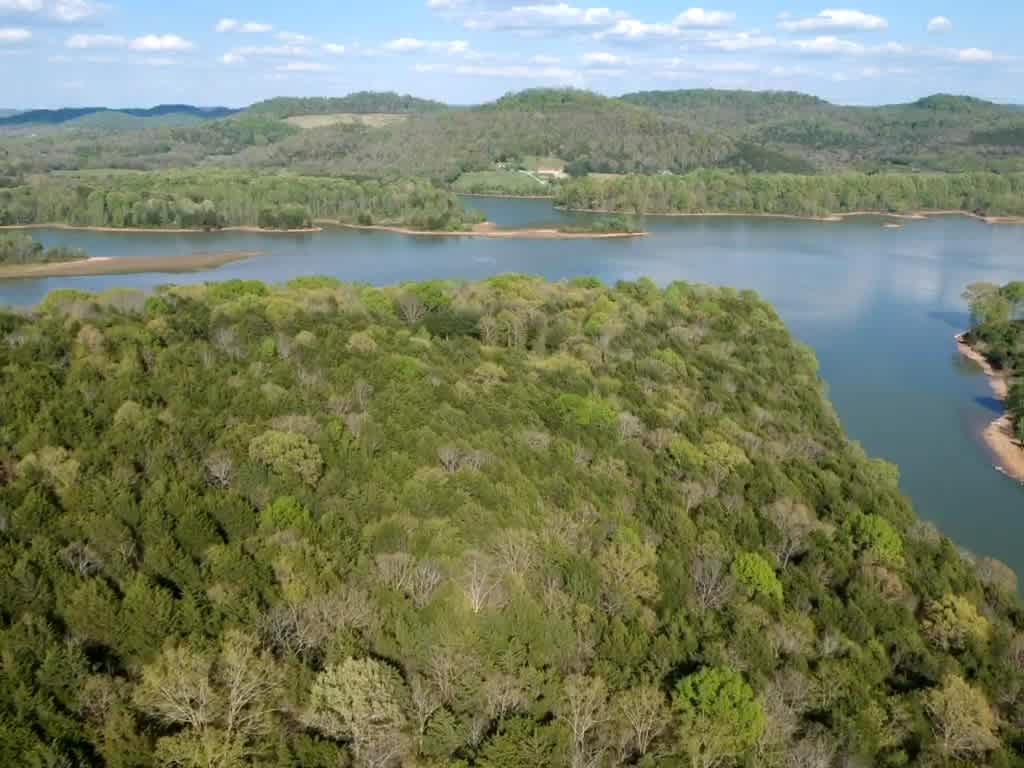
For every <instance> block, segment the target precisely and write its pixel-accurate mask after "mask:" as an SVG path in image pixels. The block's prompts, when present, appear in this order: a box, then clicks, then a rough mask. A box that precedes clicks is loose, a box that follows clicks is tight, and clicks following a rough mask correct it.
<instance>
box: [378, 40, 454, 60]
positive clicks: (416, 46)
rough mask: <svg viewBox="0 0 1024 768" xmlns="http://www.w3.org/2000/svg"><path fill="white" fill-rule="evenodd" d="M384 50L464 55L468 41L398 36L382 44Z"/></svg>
mask: <svg viewBox="0 0 1024 768" xmlns="http://www.w3.org/2000/svg"><path fill="white" fill-rule="evenodd" d="M384 50H386V51H390V52H392V53H417V52H420V51H428V52H430V53H446V54H448V55H449V56H460V55H465V54H466V53H468V52H469V43H467V42H466V41H465V40H448V41H437V40H419V39H417V38H415V37H400V38H398V39H397V40H391V41H389V42H387V43H385V44H384Z"/></svg>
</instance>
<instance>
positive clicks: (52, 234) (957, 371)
mask: <svg viewBox="0 0 1024 768" xmlns="http://www.w3.org/2000/svg"><path fill="white" fill-rule="evenodd" d="M471 204H472V205H473V206H474V207H478V208H480V209H481V210H483V211H484V212H485V213H486V214H487V216H488V218H489V219H491V220H492V221H495V222H496V223H497V224H499V225H500V226H530V225H543V224H550V223H551V222H553V221H555V220H558V219H564V218H566V215H565V214H559V213H557V212H554V211H553V210H552V209H551V206H550V204H549V203H548V202H545V201H519V200H484V199H480V198H473V199H472V201H471ZM645 226H646V228H647V229H649V230H650V232H651V236H650V237H648V238H643V239H634V240H597V241H578V240H573V241H513V240H483V239H443V238H410V237H404V236H401V235H392V234H387V233H366V232H353V231H347V230H329V231H326V232H324V233H321V234H316V235H265V234H264V235H261V234H247V233H224V234H215V235H202V234H173V235H172V234H157V235H134V234H132V235H129V234H108V233H92V232H66V231H46V230H44V231H39V232H37V233H35V234H36V236H37V237H38V239H39V240H40V241H42V242H43V243H44V244H45V245H46V246H55V245H66V246H74V247H79V248H84V249H85V250H87V251H88V252H89V253H90V254H91V255H93V256H110V257H114V258H117V257H125V256H147V255H149V256H165V255H173V254H182V255H184V254H190V253H193V252H195V251H210V250H259V251H265V252H267V254H268V255H267V256H264V257H261V258H256V259H252V260H250V261H247V262H242V263H238V264H232V265H228V266H226V267H223V268H221V269H218V270H216V271H214V272H207V273H203V274H186V275H157V274H142V275H125V276H113V275H111V276H96V277H83V278H58V279H42V280H26V281H18V282H6V283H3V282H0V303H8V304H19V305H26V304H35V303H37V302H39V301H40V300H41V299H42V298H43V297H45V295H46V294H47V293H48V292H49V291H51V290H53V289H54V288H66V287H74V288H79V289H81V290H89V291H99V290H106V289H108V288H112V287H115V286H123V287H136V288H142V289H151V288H153V287H155V286H157V285H160V284H162V283H167V282H179V283H183V282H201V281H206V280H222V279H228V278H234V277H241V278H252V279H260V280H265V281H268V282H281V281H285V280H289V279H291V278H293V277H297V276H300V275H310V274H324V275H333V276H336V277H338V278H340V279H343V280H346V281H361V282H367V283H373V284H378V285H386V284H393V283H397V282H401V281H404V280H422V279H429V278H459V279H467V280H476V279H481V278H485V277H488V276H491V275H495V274H499V273H502V272H524V273H529V274H537V275H543V276H544V277H547V278H549V279H551V280H560V279H565V278H572V277H578V276H584V275H594V276H596V277H598V278H601V279H602V280H604V281H606V282H609V283H613V282H615V281H616V280H623V279H625V280H631V279H635V278H638V277H642V276H648V277H651V278H653V279H654V280H655V281H656V282H658V283H659V284H665V283H668V282H670V281H672V280H678V279H681V280H690V281H696V282H706V283H712V284H717V285H729V286H734V287H737V288H752V289H754V290H756V291H758V292H759V293H760V294H761V295H763V296H764V297H765V298H766V299H768V300H769V301H771V302H772V303H773V304H774V305H775V307H776V308H777V309H778V311H779V313H780V314H781V315H782V317H783V318H784V319H785V321H786V322H787V323H788V325H789V327H790V329H791V330H792V331H793V333H794V334H795V335H796V336H797V337H798V338H799V339H800V340H801V341H803V342H804V343H806V344H808V345H810V346H811V347H812V348H813V349H814V351H815V352H816V353H817V356H818V359H819V360H820V361H821V369H822V376H823V377H824V379H825V381H826V383H827V384H828V387H829V394H830V396H831V398H832V401H833V403H834V404H835V406H836V409H837V411H838V412H839V415H840V417H841V418H842V420H843V422H844V425H845V426H846V429H847V431H848V432H849V434H850V435H851V436H852V437H853V438H854V439H856V440H859V441H861V442H862V443H863V444H864V446H865V448H866V450H867V451H868V453H870V454H871V455H873V456H880V457H883V458H885V459H888V460H890V461H892V462H895V463H896V464H898V465H899V467H900V469H901V472H902V482H903V487H904V489H905V490H906V491H907V493H909V494H910V496H911V497H912V498H913V500H914V503H915V506H916V508H917V511H918V513H919V514H920V515H921V516H922V517H924V518H926V519H929V520H933V521H934V522H936V523H937V524H938V525H939V526H940V527H941V528H942V529H943V531H944V532H946V533H947V534H948V535H950V536H951V537H952V538H953V539H954V540H955V541H956V542H958V543H959V544H960V545H962V546H964V547H967V548H969V549H971V550H973V551H975V552H978V553H981V554H986V555H991V556H993V557H998V558H1000V559H1001V560H1004V561H1006V562H1007V563H1009V564H1010V565H1012V566H1013V567H1014V568H1015V569H1016V570H1017V571H1018V572H1019V573H1022V574H1024V546H1022V545H1024V489H1022V488H1021V487H1020V486H1018V485H1017V484H1015V483H1014V482H1012V481H1011V480H1009V479H1007V478H1005V477H1003V476H1002V475H1000V474H998V473H997V472H995V471H994V470H993V469H992V466H991V459H990V457H989V456H988V454H987V452H986V451H985V449H984V447H983V446H982V445H981V444H980V443H979V442H978V440H977V432H978V431H979V429H980V428H981V427H982V426H983V425H984V424H986V423H988V422H989V421H991V419H992V418H993V410H992V409H993V403H992V400H991V392H990V391H989V389H988V387H987V385H986V383H985V380H984V377H982V376H980V375H979V373H978V371H977V369H976V368H975V367H973V366H971V365H969V364H965V363H964V362H963V361H961V360H960V358H959V356H958V355H957V353H956V350H955V348H954V345H953V342H952V337H953V335H954V333H956V332H958V331H960V330H963V329H964V328H965V327H966V325H967V322H968V319H967V315H966V311H965V307H964V305H963V302H962V301H961V299H960V293H961V291H962V290H963V288H964V286H966V285H967V284H968V283H971V282H974V281H979V280H986V281H991V282H996V283H1003V282H1007V281H1009V280H1020V279H1024V261H1022V255H1024V227H990V226H987V225H985V224H981V223H979V222H976V221H972V220H968V219H964V218H958V217H951V218H939V219H931V220H928V221H924V222H914V223H909V224H908V225H907V226H906V227H904V228H903V229H883V228H882V227H881V222H880V221H878V220H874V219H857V220H851V221H847V222H844V223H842V224H821V223H816V222H799V221H785V220H768V219H742V218H709V219H648V220H647V221H646V222H645Z"/></svg>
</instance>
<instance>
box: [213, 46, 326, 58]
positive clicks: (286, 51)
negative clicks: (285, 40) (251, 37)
mask: <svg viewBox="0 0 1024 768" xmlns="http://www.w3.org/2000/svg"><path fill="white" fill-rule="evenodd" d="M231 53H233V54H235V55H237V56H243V57H247V56H256V57H260V56H270V57H284V56H287V57H290V58H294V57H297V56H309V49H308V48H304V47H302V46H301V45H244V46H242V47H241V48H236V49H235V50H233V51H231Z"/></svg>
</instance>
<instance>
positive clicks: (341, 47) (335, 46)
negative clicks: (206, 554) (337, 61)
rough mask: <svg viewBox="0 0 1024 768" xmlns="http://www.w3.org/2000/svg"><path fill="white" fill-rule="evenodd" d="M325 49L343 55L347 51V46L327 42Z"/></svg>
mask: <svg viewBox="0 0 1024 768" xmlns="http://www.w3.org/2000/svg"><path fill="white" fill-rule="evenodd" d="M324 50H325V51H327V53H330V54H333V55H334V56H341V55H342V54H343V53H345V50H346V48H345V46H344V45H339V44H338V43H325V44H324Z"/></svg>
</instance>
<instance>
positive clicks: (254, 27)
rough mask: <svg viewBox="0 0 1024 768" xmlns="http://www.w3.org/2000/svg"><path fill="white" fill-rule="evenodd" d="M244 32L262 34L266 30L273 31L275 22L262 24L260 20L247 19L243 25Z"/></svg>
mask: <svg viewBox="0 0 1024 768" xmlns="http://www.w3.org/2000/svg"><path fill="white" fill-rule="evenodd" d="M241 29H242V31H243V32H251V33H255V34H262V33H264V32H273V31H274V25H273V24H262V23H260V22H258V21H247V22H245V23H244V24H243V25H242V27H241Z"/></svg>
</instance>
